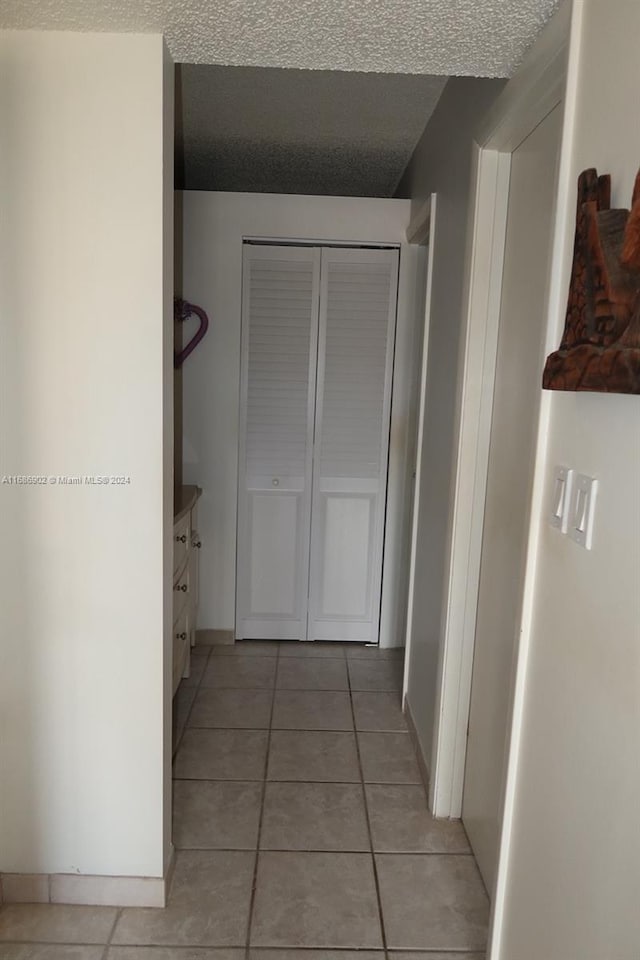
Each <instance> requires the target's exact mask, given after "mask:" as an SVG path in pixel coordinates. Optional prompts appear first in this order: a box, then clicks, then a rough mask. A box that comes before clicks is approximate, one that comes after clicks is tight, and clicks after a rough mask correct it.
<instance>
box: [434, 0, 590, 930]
mask: <svg viewBox="0 0 640 960" xmlns="http://www.w3.org/2000/svg"><path fill="white" fill-rule="evenodd" d="M579 28H580V24H579V14H578V13H576V12H575V11H574V5H573V4H572V3H571V2H566V3H565V4H564V5H562V6H561V7H560V8H559V10H558V12H557V13H556V14H555V16H554V17H553V18H552V19H551V21H550V22H549V23H548V24H547V26H546V27H545V29H544V30H543V32H542V33H541V34H540V36H539V38H538V40H537V42H536V43H535V45H534V47H533V48H532V49H531V51H530V52H529V54H528V56H527V57H526V58H525V60H524V62H523V64H522V66H521V67H520V68H519V70H518V72H517V73H516V75H515V76H514V77H513V78H512V79H511V80H510V81H509V82H508V83H507V85H506V86H505V88H504V90H503V91H502V93H501V94H500V95H499V97H498V98H497V100H496V102H495V104H494V105H493V107H492V109H491V110H490V112H489V114H488V116H487V118H486V120H485V122H484V123H483V125H482V127H481V129H480V130H479V131H478V133H477V135H476V137H475V143H474V150H473V158H472V189H471V200H470V207H469V224H468V231H467V250H466V256H465V290H464V298H463V304H464V306H463V310H464V317H465V320H464V324H465V333H464V339H465V347H464V350H463V354H462V358H461V366H460V370H459V383H460V392H459V397H458V412H457V424H458V431H457V448H456V453H455V455H454V456H455V459H454V464H453V472H454V477H455V479H454V494H453V497H452V503H451V506H450V513H449V519H448V530H449V542H450V544H451V547H450V553H449V558H450V559H449V565H448V571H447V577H446V584H445V594H444V597H443V635H442V637H441V643H440V655H439V662H438V692H437V702H436V716H435V724H434V740H433V753H432V755H433V757H434V762H433V769H432V770H431V771H430V774H431V778H430V807H431V810H432V811H433V813H434V815H435V816H437V817H453V818H459V817H460V816H461V813H462V796H463V786H464V770H465V762H466V744H467V729H468V722H469V706H470V697H471V676H472V669H473V655H474V644H475V624H476V612H477V599H478V585H479V575H480V558H481V549H482V533H483V520H484V502H485V494H486V485H487V473H488V459H489V440H490V433H491V419H492V412H493V391H494V383H495V367H496V353H497V338H498V329H499V314H500V301H501V294H502V272H503V263H504V245H505V234H506V223H507V205H508V194H509V179H510V166H511V154H512V153H513V151H514V150H515V149H516V148H517V147H518V145H519V144H520V143H522V141H523V140H524V139H525V138H526V137H527V136H528V135H529V133H531V131H532V130H533V129H535V127H536V126H537V125H538V124H539V123H540V122H541V121H542V120H543V119H544V118H545V117H546V116H547V115H548V114H549V113H550V111H551V110H553V109H554V107H556V106H558V104H561V103H563V104H564V118H563V128H562V134H561V162H560V171H559V186H558V192H557V195H556V212H555V217H554V223H555V226H554V235H553V240H552V243H553V248H554V250H555V249H557V244H558V242H559V230H558V223H559V222H561V221H562V214H563V212H564V209H565V208H566V207H567V205H568V204H570V203H571V201H572V197H573V191H572V187H571V184H570V183H569V159H570V149H569V148H570V144H569V142H568V138H569V133H570V130H571V117H570V116H569V114H570V112H571V109H572V107H571V106H570V105H572V104H573V102H574V98H573V97H572V96H571V95H570V85H571V84H572V83H575V73H576V65H575V64H574V63H572V62H568V51H569V49H570V38H571V37H572V35H573V33H574V31H576V30H579ZM557 259H558V258H556V257H554V259H553V268H552V269H553V276H552V278H551V287H550V293H549V302H548V312H549V316H550V317H551V316H559V315H560V314H561V299H562V285H561V284H562V278H561V276H560V275H559V264H558V262H557ZM548 416H549V404H548V398H546V397H545V396H544V395H543V398H542V403H541V409H540V422H539V428H538V440H537V458H536V468H535V471H536V476H535V480H534V494H533V504H532V518H533V517H535V516H537V513H538V510H537V507H538V505H539V502H540V495H541V490H540V486H541V476H540V463H539V460H540V457H541V455H542V456H543V455H544V439H545V438H546V432H547V426H548ZM532 529H533V528H532ZM535 547H536V542H535V536H533V535H531V536H530V538H529V546H528V550H527V561H526V573H525V595H524V603H523V614H522V625H521V631H520V644H519V649H518V653H517V664H516V668H515V675H514V683H513V687H512V694H513V696H512V718H511V725H510V734H509V746H508V770H507V776H506V785H505V795H504V796H505V799H504V804H503V831H502V832H503V837H504V834H505V830H506V829H507V823H506V822H507V818H508V816H509V803H510V802H511V800H512V792H513V778H514V776H515V760H516V756H517V744H518V736H519V731H520V727H521V722H522V710H523V682H522V678H523V672H524V669H525V667H526V654H527V643H528V623H529V618H530V609H531V580H532V572H533V563H534V561H535ZM504 856H506V852H505V851H503V841H502V840H501V845H500V851H499V858H498V887H500V883H501V882H503V878H502V873H503V871H502V870H501V864H502V861H503V857H504ZM501 898H502V899H501ZM503 898H504V889H498V890H496V895H495V897H494V909H495V911H496V912H495V916H497V910H498V901H499V900H500V902H501V903H502V901H503Z"/></svg>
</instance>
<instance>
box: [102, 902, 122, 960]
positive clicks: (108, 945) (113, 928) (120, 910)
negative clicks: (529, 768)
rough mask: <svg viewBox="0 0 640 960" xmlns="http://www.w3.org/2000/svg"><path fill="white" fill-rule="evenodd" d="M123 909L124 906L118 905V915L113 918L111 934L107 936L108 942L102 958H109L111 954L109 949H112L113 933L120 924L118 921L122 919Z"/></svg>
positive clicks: (104, 959) (105, 959)
mask: <svg viewBox="0 0 640 960" xmlns="http://www.w3.org/2000/svg"><path fill="white" fill-rule="evenodd" d="M122 910H123V907H118V908H117V910H116V915H115V917H114V918H113V923H112V924H111V930H110V932H109V936H108V937H107V942H106V945H105V948H104V951H103V953H102V960H107V957H108V955H109V949H110V947H111V941H112V940H113V935H114V933H115V932H116V927H117V926H118V921H119V920H120V917H121V916H122Z"/></svg>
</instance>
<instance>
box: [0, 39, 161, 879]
mask: <svg viewBox="0 0 640 960" xmlns="http://www.w3.org/2000/svg"><path fill="white" fill-rule="evenodd" d="M163 69H164V78H163ZM163 82H164V85H165V93H164V96H165V107H166V103H167V101H169V103H171V102H172V89H171V87H172V71H171V69H170V63H168V62H167V61H166V60H165V61H164V63H163V43H162V39H161V38H160V37H159V36H133V35H128V36H127V35H121V36H116V35H109V34H100V35H92V34H71V33H55V32H46V33H39V32H24V33H23V32H6V33H2V34H0V129H2V136H3V146H2V152H1V154H0V205H1V207H0V224H1V232H0V281H1V282H0V322H1V324H2V346H1V349H0V364H1V370H0V383H1V384H2V403H1V405H0V434H1V435H0V457H1V460H0V475H37V476H41V475H42V476H45V477H48V476H58V475H82V476H84V475H107V476H111V475H118V476H127V477H130V478H131V483H130V484H126V485H124V486H106V487H103V486H89V485H81V486H64V485H60V484H58V485H56V486H53V485H50V484H46V485H41V486H40V485H34V486H26V485H24V486H23V485H10V484H0V542H1V543H2V551H1V561H0V618H1V623H0V657H1V662H0V704H1V706H0V730H1V731H2V732H1V735H0V770H1V771H2V772H1V775H0V870H2V871H5V872H35V873H48V872H63V873H89V874H109V875H149V876H160V875H162V872H163V865H164V863H163V861H164V858H165V856H166V853H167V851H166V849H165V848H166V845H167V840H168V838H167V835H166V819H167V811H166V809H164V804H163V801H162V797H163V783H164V782H165V781H166V778H167V775H168V773H169V769H168V766H167V754H166V751H165V749H164V746H163V727H164V730H165V733H166V729H167V724H166V718H167V712H168V709H169V708H170V702H169V703H167V701H166V690H167V687H166V684H163V639H164V643H165V644H166V643H167V642H169V640H170V618H169V620H168V621H167V611H166V609H165V610H164V611H163V592H165V593H166V591H165V586H166V587H167V588H168V594H169V600H170V580H169V578H170V563H171V561H170V554H167V550H168V549H169V548H170V543H171V535H170V530H169V526H170V522H171V485H172V478H171V409H170V408H171V398H170V392H169V394H167V393H166V392H165V393H164V403H163V374H164V375H165V385H166V382H167V381H166V374H167V373H168V372H169V371H170V364H171V358H170V350H171V333H170V331H171V299H170V294H171V290H170V284H171V281H170V279H169V281H168V282H167V275H166V272H165V267H164V262H166V261H167V260H169V262H170V256H171V243H172V235H171V219H170V212H171V211H170V207H169V209H166V207H167V202H168V200H170V199H171V192H170V191H171V185H172V179H173V176H172V154H171V152H170V151H168V149H167V148H168V147H169V146H170V144H171V139H172V134H171V129H170V125H171V124H172V118H171V112H170V109H165V114H164V118H163ZM163 124H164V130H163ZM163 136H164V156H163ZM167 186H168V189H167ZM163 191H164V194H163ZM163 261H164V262H163ZM163 275H164V287H163ZM167 330H169V333H168V334H167ZM168 383H169V384H170V380H169V381H168Z"/></svg>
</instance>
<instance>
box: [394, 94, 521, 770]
mask: <svg viewBox="0 0 640 960" xmlns="http://www.w3.org/2000/svg"><path fill="white" fill-rule="evenodd" d="M503 85H504V83H503V81H499V80H469V79H464V78H457V79H453V80H449V82H448V83H447V86H446V87H445V90H444V93H443V95H442V97H441V99H440V102H439V103H438V106H437V107H436V110H435V112H434V114H433V116H432V118H431V120H430V121H429V123H428V124H427V127H426V130H425V132H424V134H423V136H422V139H421V140H420V142H419V143H418V145H417V147H416V150H415V153H414V155H413V157H412V159H411V162H410V164H409V167H408V169H407V172H406V173H405V176H404V177H403V180H402V181H401V183H400V186H399V189H398V193H399V195H400V196H410V197H411V198H412V201H413V209H414V211H417V209H418V208H419V207H420V205H421V204H422V203H423V202H424V201H425V200H426V198H427V197H428V196H429V195H430V194H431V192H432V191H433V192H435V193H436V194H437V198H438V199H437V204H438V213H437V217H436V225H435V234H434V236H433V238H432V243H433V246H434V261H433V286H432V293H431V310H430V328H429V347H428V350H429V352H428V367H427V391H426V404H425V420H424V433H423V468H422V475H421V477H422V483H421V492H420V504H421V507H420V517H419V519H418V543H417V550H418V551H419V554H418V556H417V558H416V568H417V569H421V570H427V571H428V574H427V576H426V578H425V581H424V583H417V584H416V596H417V601H418V602H417V604H416V608H415V611H414V630H413V640H412V644H411V653H410V662H409V666H408V689H407V701H408V704H409V707H410V710H411V714H412V717H413V719H414V722H415V725H416V732H417V735H418V739H419V741H420V745H421V749H422V752H423V755H424V758H425V762H426V764H427V767H428V768H429V769H430V770H431V769H432V741H433V730H434V720H435V710H436V698H437V684H438V654H439V648H440V644H441V639H442V629H443V602H444V587H445V572H446V570H447V568H448V553H449V547H450V543H449V540H450V529H449V524H448V520H449V511H450V503H451V498H452V496H453V485H454V480H455V477H454V475H453V458H454V452H455V450H456V447H457V438H456V431H457V425H456V409H457V403H458V394H459V384H458V366H459V356H460V350H461V349H462V348H463V346H464V344H463V342H462V338H463V328H464V324H463V320H464V318H463V310H462V295H463V284H464V265H465V244H466V231H467V220H468V207H469V196H470V190H471V157H472V145H473V134H474V132H475V130H476V128H477V126H478V124H479V123H480V121H481V119H482V116H483V114H484V113H485V112H486V111H487V110H488V108H489V106H490V105H491V103H493V101H494V99H495V98H496V96H497V95H498V93H499V92H500V90H501V89H502V87H503Z"/></svg>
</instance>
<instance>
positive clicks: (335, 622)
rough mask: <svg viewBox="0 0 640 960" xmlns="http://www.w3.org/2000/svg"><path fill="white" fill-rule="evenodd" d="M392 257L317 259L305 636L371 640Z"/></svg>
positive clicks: (357, 253) (338, 254)
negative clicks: (317, 308)
mask: <svg viewBox="0 0 640 960" xmlns="http://www.w3.org/2000/svg"><path fill="white" fill-rule="evenodd" d="M397 283H398V254H397V252H396V251H389V250H349V249H342V250H339V249H334V250H331V249H325V250H323V252H322V270H321V297H320V327H319V340H318V374H317V388H316V426H315V457H314V472H313V506H312V526H311V573H310V595H309V626H308V635H309V639H313V640H360V641H362V640H364V641H368V642H372V643H375V642H377V640H378V630H379V619H380V588H381V582H382V546H383V530H384V514H385V500H386V483H387V459H388V445H389V415H390V398H391V381H392V373H393V345H394V335H395V317H396V295H397Z"/></svg>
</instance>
